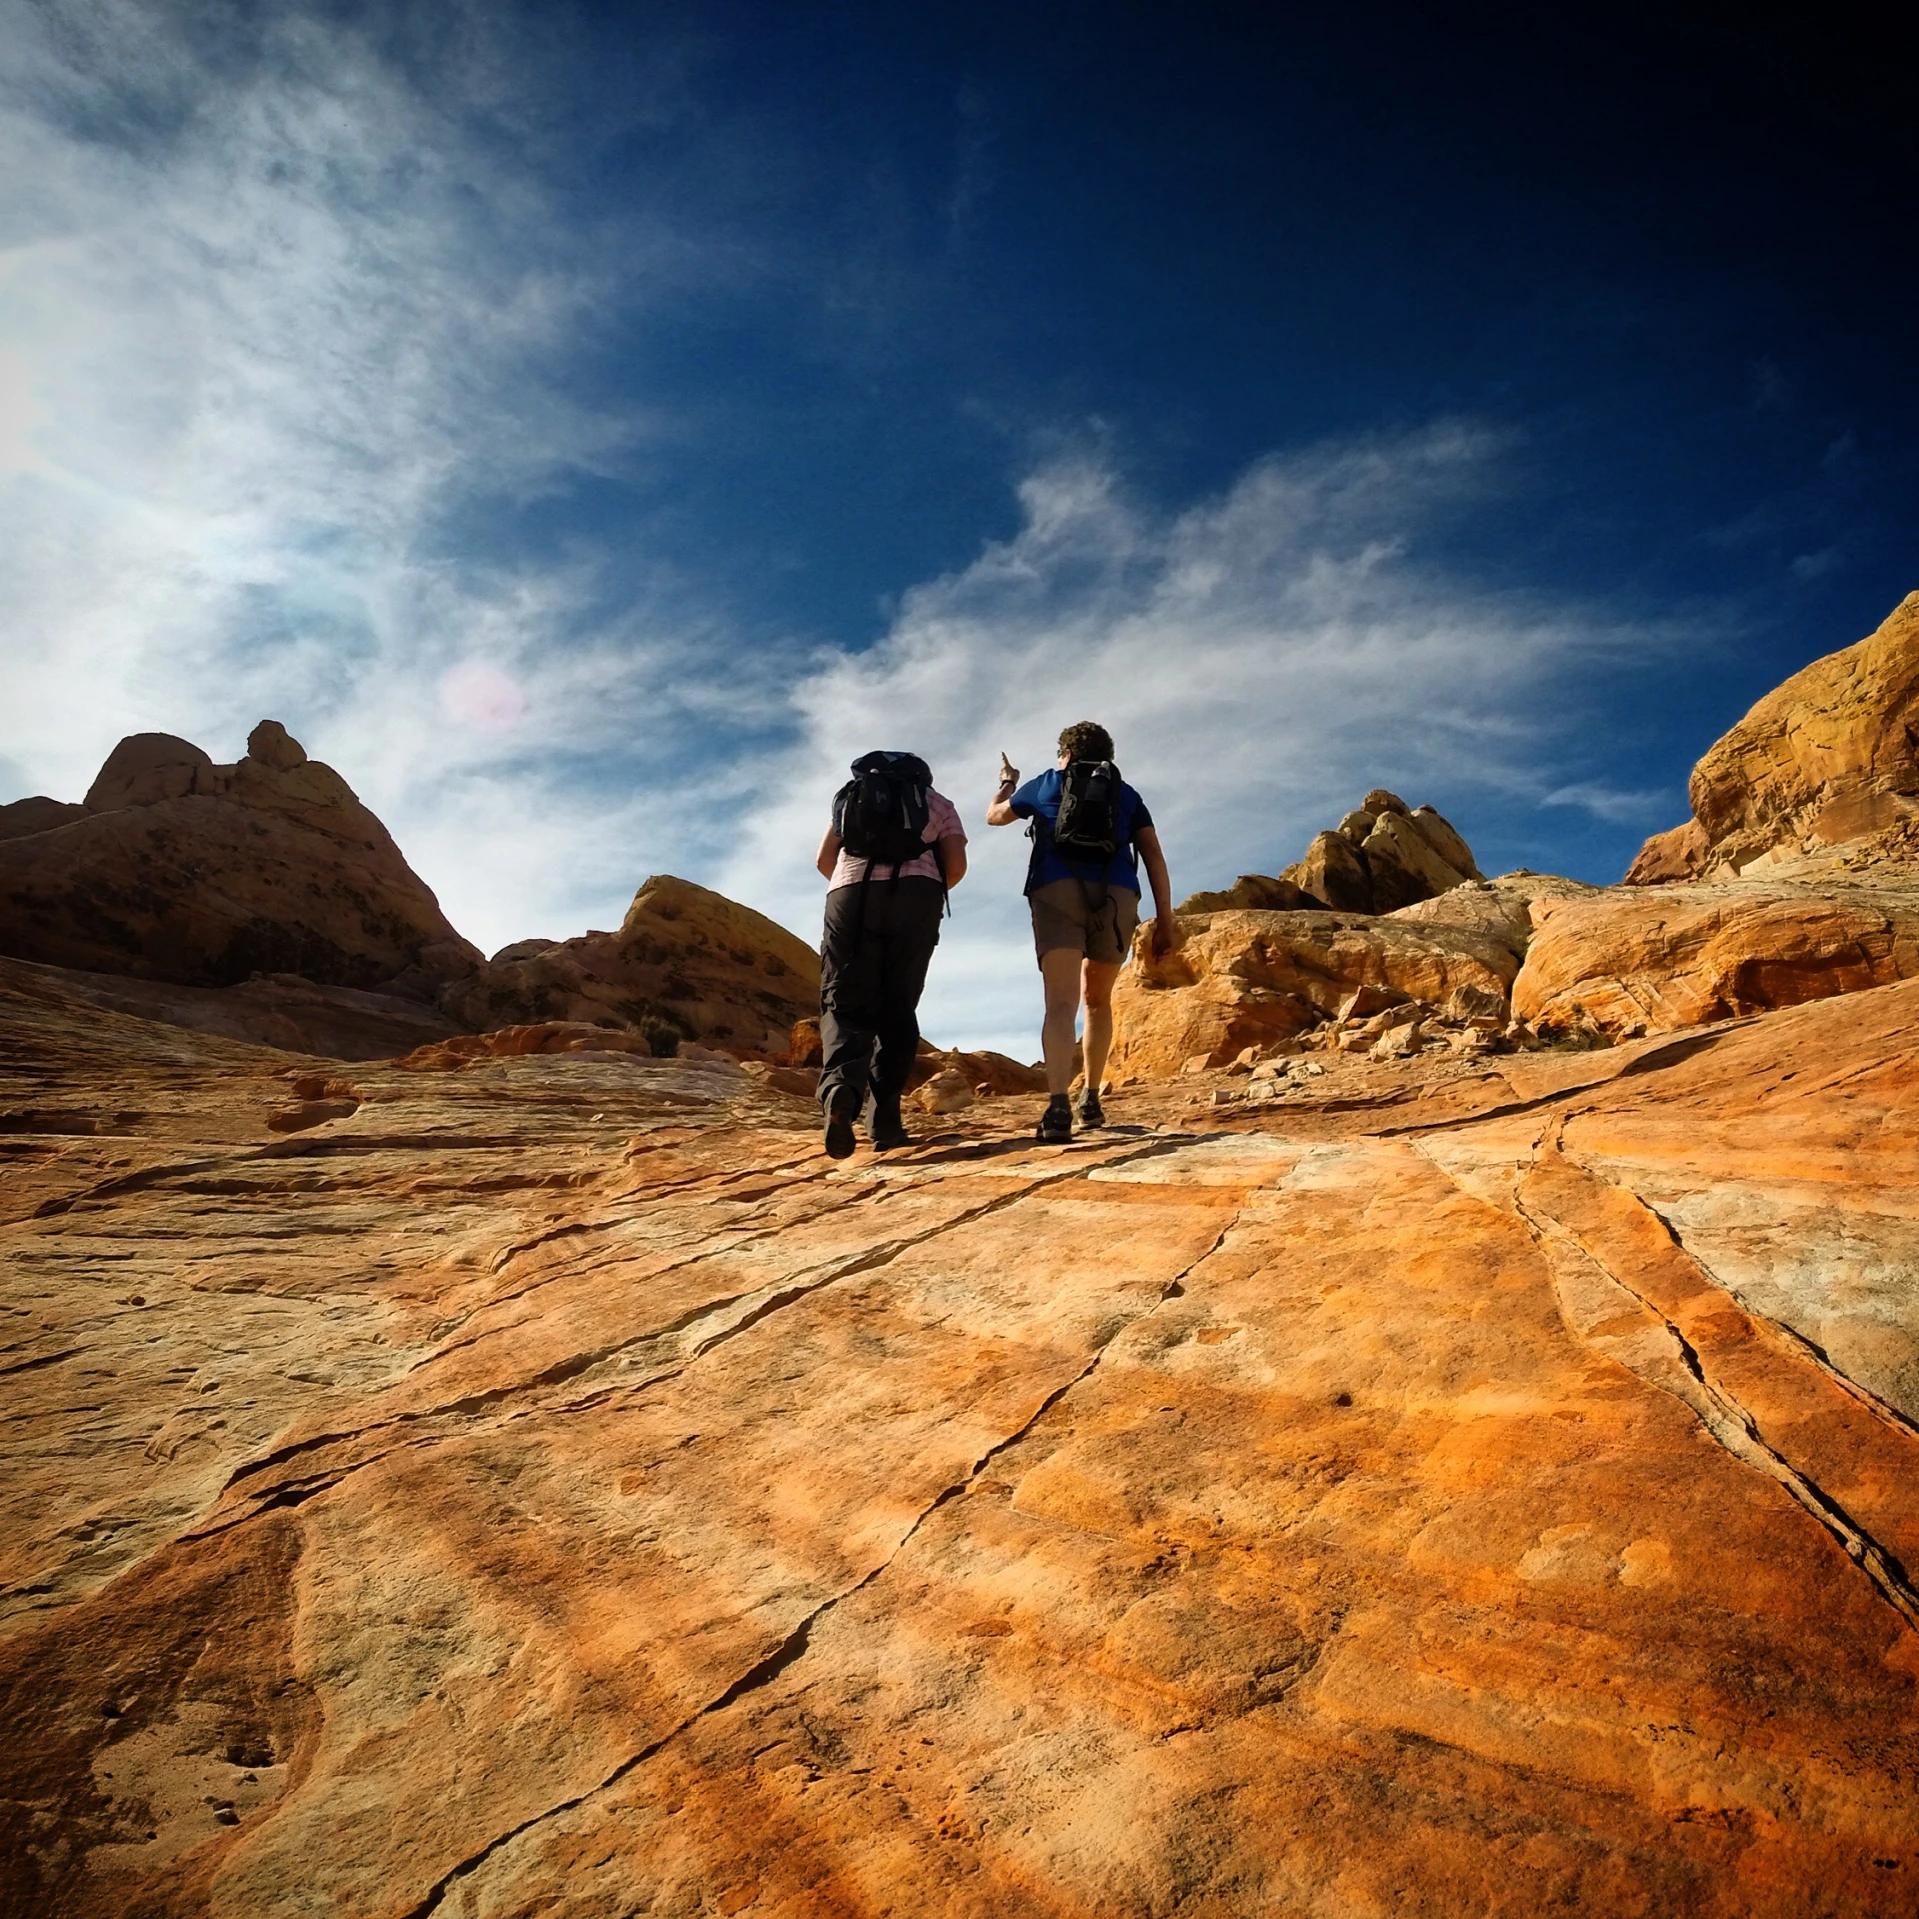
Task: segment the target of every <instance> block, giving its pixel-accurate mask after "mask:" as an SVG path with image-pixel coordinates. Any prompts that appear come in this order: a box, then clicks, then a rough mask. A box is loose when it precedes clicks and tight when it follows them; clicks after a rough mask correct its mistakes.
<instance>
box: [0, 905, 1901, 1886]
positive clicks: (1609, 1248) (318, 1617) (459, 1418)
mask: <svg viewBox="0 0 1919 1919" xmlns="http://www.w3.org/2000/svg"><path fill="white" fill-rule="evenodd" d="M1553 910H1554V911H1558V910H1561V909H1559V908H1557V907H1555V908H1554V909H1553ZM1276 917H1280V918H1284V917H1287V916H1276ZM1288 937H1289V938H1290V937H1291V935H1290V933H1289V934H1288ZM1409 937H1412V935H1411V934H1409ZM1499 950H1500V951H1501V952H1504V953H1505V954H1506V959H1505V964H1506V965H1507V966H1510V965H1511V964H1512V963H1513V961H1512V956H1511V954H1510V951H1509V949H1506V948H1503V947H1502V948H1499ZM1286 963H1287V964H1291V963H1292V962H1290V961H1288V962H1286ZM1487 964H1488V965H1489V966H1493V962H1492V961H1491V960H1488V962H1487ZM1493 970H1495V971H1497V970H1498V969H1497V967H1496V966H1493ZM1915 1031H1919V982H1907V983H1901V984H1894V985H1890V986H1885V987H1881V988H1878V989H1876V990H1868V991H1863V992H1859V993H1855V994H1853V995H1851V996H1850V997H1848V998H1846V999H1844V1000H1827V1001H1823V1002H1820V1003H1817V1004H1811V1005H1805V1006H1800V1007H1796V1008H1791V1009H1789V1010H1785V1011H1780V1012H1774V1013H1769V1014H1765V1015H1763V1016H1759V1017H1755V1018H1752V1019H1749V1020H1746V1021H1744V1022H1743V1023H1739V1022H1735V1023H1732V1024H1726V1025H1721V1026H1718V1027H1715V1028H1711V1029H1707V1030H1702V1031H1695V1032H1692V1033H1689V1034H1687V1035H1685V1036H1684V1037H1682V1038H1678V1039H1668V1040H1652V1041H1640V1042H1635V1043H1632V1044H1628V1045H1623V1046H1620V1047H1617V1048H1615V1049H1612V1050H1610V1051H1606V1052H1601V1053H1588V1054H1581V1055H1570V1054H1569V1055H1533V1056H1515V1057H1509V1058H1501V1059H1499V1060H1497V1061H1490V1062H1489V1061H1479V1062H1468V1061H1462V1060H1453V1059H1448V1060H1445V1061H1442V1062H1438V1063H1434V1062H1432V1061H1429V1060H1416V1061H1411V1062H1406V1063H1402V1064H1400V1065H1397V1066H1391V1067H1388V1066H1383V1065H1374V1064H1371V1063H1363V1062H1357V1061H1348V1060H1344V1059H1340V1058H1333V1059H1331V1060H1330V1061H1329V1062H1328V1065H1327V1068H1326V1069H1325V1071H1324V1076H1323V1077H1322V1078H1319V1079H1313V1080H1311V1081H1309V1082H1307V1083H1306V1084H1305V1085H1304V1086H1302V1087H1299V1088H1295V1089H1292V1090H1288V1091H1285V1092H1283V1093H1282V1094H1279V1095H1278V1096H1276V1097H1274V1098H1273V1099H1271V1100H1269V1101H1268V1102H1266V1103H1265V1104H1264V1105H1263V1106H1262V1107H1261V1108H1260V1110H1259V1111H1258V1113H1257V1115H1256V1116H1252V1117H1248V1118H1244V1119H1239V1120H1233V1121H1231V1122H1230V1123H1227V1122H1226V1121H1224V1120H1222V1119H1217V1118H1209V1117H1206V1116H1205V1114H1210V1113H1211V1111H1212V1109H1211V1108H1210V1107H1209V1108H1207V1109H1205V1114H1202V1113H1201V1112H1199V1111H1196V1110H1195V1109H1194V1108H1193V1107H1192V1106H1191V1105H1189V1104H1186V1103H1184V1101H1183V1099H1182V1098H1181V1097H1180V1096H1179V1095H1177V1094H1175V1092H1173V1091H1172V1090H1170V1089H1157V1090H1153V1089H1149V1090H1148V1091H1147V1092H1145V1093H1136V1092H1122V1093H1120V1094H1119V1095H1117V1096H1116V1097H1114V1098H1113V1099H1112V1100H1111V1102H1110V1103H1109V1112H1110V1113H1111V1115H1112V1118H1113V1120H1114V1122H1115V1124H1114V1125H1113V1126H1112V1127H1111V1128H1109V1129H1108V1130H1107V1131H1105V1132H1102V1133H1098V1134H1094V1135H1092V1136H1090V1137H1087V1138H1083V1139H1082V1140H1080V1141H1078V1142H1076V1143H1075V1144H1074V1145H1073V1146H1072V1147H1071V1148H1068V1149H1065V1150H1051V1149H1042V1148H1039V1147H1037V1146H1035V1145H1034V1144H1032V1143H1031V1142H1030V1141H1029V1140H1027V1139H1026V1138H1024V1137H1023V1134H1024V1131H1025V1128H1026V1127H1027V1126H1028V1125H1030V1121H1031V1108H1030V1107H1023V1108H1022V1109H1021V1110H1019V1111H1017V1112H1006V1111H1004V1110H1002V1109H1000V1108H999V1107H997V1105H996V1104H995V1103H993V1102H989V1103H987V1104H986V1105H983V1106H976V1107H969V1108H968V1109H967V1110H966V1111H965V1113H964V1114H963V1115H962V1116H960V1117H958V1118H956V1119H951V1120H946V1121H938V1122H933V1123H932V1124H937V1125H938V1126H939V1127H940V1128H941V1130H938V1131H935V1132H932V1134H931V1137H929V1138H927V1139H926V1140H925V1141H923V1142H922V1143H921V1144H920V1145H919V1146H917V1147H915V1148H913V1149H910V1150H907V1151H905V1152H902V1153H898V1154H894V1155H889V1156H886V1157H885V1158H883V1159H876V1158H875V1157H874V1156H873V1155H872V1154H871V1153H870V1152H867V1151H865V1150H862V1151H861V1153H860V1154H859V1155H858V1156H857V1157H856V1158H855V1159H853V1160H851V1161H848V1162H846V1163H845V1164H844V1165H843V1166H835V1165H834V1164H832V1163H831V1162H828V1161H827V1160H826V1159H825V1158H824V1157H823V1156H822V1155H821V1153H820V1152H819V1149H818V1143H817V1134H816V1132H815V1116H814V1114H813V1113H812V1112H811V1110H810V1109H809V1108H808V1107H807V1105H806V1104H805V1103H804V1102H803V1101H801V1100H795V1099H789V1098H784V1097H782V1096H781V1095H779V1094H778V1093H776V1092H773V1091H770V1090H768V1086H767V1083H766V1082H765V1079H764V1076H763V1075H762V1076H759V1077H756V1076H754V1075H751V1074H748V1073H746V1072H743V1071H741V1070H739V1069H737V1068H734V1067H731V1066H728V1065H725V1064H723V1063H720V1062H716V1061H713V1060H710V1059H700V1060H693V1061H682V1060H652V1059H647V1058H644V1057H640V1056H637V1055H619V1054H608V1053H563V1054H530V1055H524V1056H519V1057H482V1058H475V1059H472V1060H470V1061H469V1062H468V1063H467V1064H466V1066H465V1067H464V1068H463V1069H462V1070H459V1071H447V1072H417V1071H407V1070H404V1069H402V1068H400V1067H398V1066H394V1065H379V1064H365V1065H361V1066H356V1067H354V1068H352V1069H351V1070H350V1072H347V1073H340V1074H335V1075H333V1076H330V1077H327V1078H325V1079H322V1078H320V1076H319V1075H317V1074H313V1073H312V1072H311V1069H310V1066H303V1065H300V1064H299V1063H297V1062H296V1063H292V1064H289V1062H288V1060H287V1057H286V1056H285V1055H283V1054H276V1053H273V1052H270V1051H267V1050H265V1049H261V1048H257V1047H253V1046H249V1045H246V1044H243V1043H240V1042H237V1041H232V1040H228V1039H223V1038H220V1037H218V1036H214V1035H207V1034H197V1033H191V1032H187V1031H184V1030H182V1029H179V1028H174V1027H166V1026H159V1025H155V1024H152V1023H150V1022H147V1021H143V1020H140V1019H137V1018H134V1017H132V1016H129V1015H126V1014H123V1013H117V1012H113V1011H109V1010H103V1009H101V1008H100V1007H98V1006H96V1005H93V1004H90V1003H81V1002H78V1001H75V1000H73V999H71V998H70V997H68V996H67V995H66V994H65V993H64V992H63V990H62V989H61V987H60V985H59V982H58V981H57V979H54V978H51V977H50V976H48V975H46V974H45V973H42V972H36V971H35V970H34V969H29V968H9V967H0V1075H3V1076H4V1078H3V1079H0V1087H3V1089H4V1119H0V1127H4V1130H3V1131H0V1145H3V1146H4V1149H5V1153H6V1158H7V1161H8V1162H9V1164H8V1177H7V1179H6V1180H5V1182H4V1184H0V1204H3V1206H4V1211H3V1213H0V1238H3V1239H4V1246H3V1247H0V1257H3V1259H4V1265H3V1266H0V1270H3V1271H4V1273H5V1275H6V1285H7V1288H8V1295H7V1306H8V1316H7V1319H6V1321H5V1325H6V1328H7V1331H6V1341H7V1349H6V1352H5V1354H4V1356H3V1357H0V1364H4V1365H5V1367H6V1368H7V1372H8V1380H7V1385H8V1417H9V1428H8V1430H9V1471H8V1473H7V1475H6V1477H5V1480H4V1481H3V1482H0V1701H3V1702H4V1703H3V1705H0V1710H3V1711H4V1715H5V1723H6V1725H7V1727H8V1729H9V1737H8V1738H7V1740H6V1741H5V1742H3V1743H0V1774H3V1775H4V1783H3V1784H0V1821H4V1830H3V1831H0V1908H3V1909H4V1910H6V1911H8V1912H15V1911H17V1912H22V1913H28V1912H31V1913H35V1914H45V1915H50V1916H52V1919H82V1916H83V1915H84V1916H91V1915H101V1916H102V1919H105V1916H106V1915H111V1916H112V1919H122V1915H149V1916H151V1919H159V1916H161V1915H167V1916H169V1919H170V1916H172V1915H189V1914H192V1915H201V1914H206V1915H222V1916H223V1919H278V1916H280V1915H294V1914H301V1915H306V1914H316V1913H328V1914H351V1915H354V1916H355V1919H386V1916H388V1915H391V1916H392V1919H400V1916H401V1915H416V1914H427V1913H440V1914H447V1915H456V1914H457V1915H468V1916H469V1919H480V1916H482V1915H485V1916H486V1919H506V1916H507V1915H534V1914H539V1915H542V1919H547V1916H549V1915H566V1914H577V1915H580V1916H581V1919H586V1915H589V1914H590V1915H595V1916H596V1919H597V1916H598V1915H607V1914H625V1913H640V1912H652V1913H662V1914H663V1913H686V1914H691V1913H705V1912H717V1913H740V1912H746V1913H752V1914H762V1913H764V1914H787V1915H795V1916H797V1915H814V1914H822V1913H841V1914H856V1913H859V1914H863V1913H873V1912H881V1911H897V1912H912V1913H914V1914H952V1915H961V1914H965V1915H978V1916H981V1919H983V1916H984V1915H995V1916H996V1919H997V1916H1001V1915H1029V1914H1030V1915H1034V1916H1035V1919H1037V1916H1038V1915H1042V1914H1043V1915H1047V1919H1060V1916H1061V1915H1078V1914H1085V1915H1092V1914H1095V1913H1097V1914H1100V1915H1103V1916H1104V1915H1141V1916H1142V1919H1143V1916H1144V1915H1148V1914H1154V1915H1158V1914H1165V1913H1169V1912H1175V1911H1181V1912H1192V1913H1217V1914H1241V1913H1244V1914H1255V1913H1262V1914H1263V1913H1274V1912H1287V1913H1299V1914H1310V1915H1324V1916H1325V1919H1333V1916H1334V1915H1339V1916H1340V1919H1345V1916H1347V1915H1353V1914H1373V1913H1379V1914H1384V1913H1388V1912H1390V1913H1395V1914H1430V1915H1433V1916H1434V1919H1440V1916H1441V1915H1444V1916H1445V1919H1454V1916H1455V1915H1458V1914H1461V1913H1474V1914H1480V1913H1485V1914H1505V1915H1512V1916H1513V1919H1520V1916H1521V1915H1525V1916H1527V1919H1530V1915H1533V1914H1536V1913H1540V1912H1546V1911H1551V1912H1563V1913H1573V1914H1590V1915H1595V1919H1597V1916H1598V1915H1605V1916H1606V1919H1612V1915H1617V1914H1623V1913H1645V1914H1653V1913H1658V1914H1665V1913H1685V1914H1688V1915H1698V1916H1701V1919H1717V1916H1719V1915H1724V1919H1734V1916H1735V1915H1736V1916H1737V1919H1800V1916H1801V1915H1803V1914H1805V1913H1807V1912H1808V1911H1817V1912H1820V1913H1822V1914H1827V1915H1848V1916H1849V1915H1859V1919H1865V1916H1866V1915H1884V1914H1890V1913H1895V1912H1902V1911H1911V1910H1913V1909H1914V1907H1915V1904H1919V1791H1915V1784H1916V1783H1919V1633H1916V1632H1915V1621H1919V1600H1916V1599H1915V1595H1914V1591H1913V1585H1912V1572H1911V1569H1912V1568H1914V1567H1915V1566H1919V1303H1916V1302H1915V1297H1914V1293H1913V1289H1912V1285H1911V1280H1910V1274H1911V1272H1912V1270H1913V1266H1914V1260H1915V1255H1919V1206H1915V1202H1914V1197H1913V1195H1914V1193H1915V1191H1919V1046H1915V1042H1914V1037H1913V1036H1914V1033H1915ZM1316 1070H1318V1069H1316ZM1196 1096H1197V1097H1200V1098H1204V1099H1208V1100H1210V1099H1212V1098H1214V1097H1215V1096H1216V1094H1215V1092H1214V1091H1213V1090H1209V1087H1208V1086H1202V1087H1201V1089H1200V1091H1199V1093H1198V1094H1197V1095H1196ZM1217 1096H1218V1097H1224V1098H1232V1097H1235V1096H1234V1095H1231V1094H1227V1093H1224V1092H1220V1093H1218V1094H1217ZM289 1101H292V1102H294V1104H295V1106H297V1107H298V1108H299V1109H300V1111H301V1112H302V1113H303V1114H305V1115H306V1116H308V1117H311V1109H313V1108H318V1107H326V1108H330V1109H332V1111H331V1114H330V1116H327V1117H320V1118H315V1119H313V1123H311V1124H309V1125H303V1127H302V1129H301V1130H299V1131H297V1132H293V1133H290V1134H283V1133H281V1132H278V1131H276V1130H275V1129H274V1127H273V1125H272V1124H271V1121H272V1119H273V1117H274V1116H275V1115H276V1114H284V1113H285V1112H286V1111H287V1110H288V1102H289ZM1222 1110H1224V1109H1222ZM1231 1110H1245V1111H1249V1110H1250V1109H1231ZM922 1123H925V1122H922ZM930 1130H931V1127H930V1125H929V1131H930Z"/></svg>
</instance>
